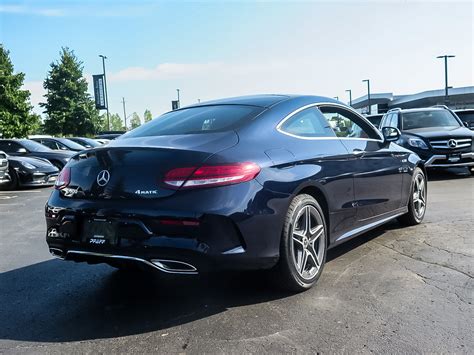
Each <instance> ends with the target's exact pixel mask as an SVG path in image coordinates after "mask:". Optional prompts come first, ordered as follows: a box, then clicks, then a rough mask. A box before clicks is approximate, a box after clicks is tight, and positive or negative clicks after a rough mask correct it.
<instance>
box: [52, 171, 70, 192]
mask: <svg viewBox="0 0 474 355" xmlns="http://www.w3.org/2000/svg"><path fill="white" fill-rule="evenodd" d="M70 182H71V168H63V170H61V172H60V173H59V176H58V178H57V179H56V182H55V183H54V188H55V189H56V190H61V189H63V188H65V187H66V186H67V185H69V183H70Z"/></svg>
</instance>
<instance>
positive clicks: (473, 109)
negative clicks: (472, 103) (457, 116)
mask: <svg viewBox="0 0 474 355" xmlns="http://www.w3.org/2000/svg"><path fill="white" fill-rule="evenodd" d="M454 112H456V113H459V112H474V108H464V109H462V110H454Z"/></svg>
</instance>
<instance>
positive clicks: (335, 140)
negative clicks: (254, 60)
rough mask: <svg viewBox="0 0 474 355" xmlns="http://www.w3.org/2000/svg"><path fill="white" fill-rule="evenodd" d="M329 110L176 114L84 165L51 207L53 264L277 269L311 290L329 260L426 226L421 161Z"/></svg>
mask: <svg viewBox="0 0 474 355" xmlns="http://www.w3.org/2000/svg"><path fill="white" fill-rule="evenodd" d="M399 136H400V132H399V131H398V129H397V128H392V127H383V128H381V130H380V131H379V130H377V129H376V128H375V127H374V126H373V125H372V124H371V123H370V122H369V121H368V120H367V119H366V118H364V117H363V116H362V115H360V114H359V113H357V112H356V111H354V110H353V109H351V108H349V107H347V106H345V105H343V104H341V103H340V102H338V101H335V100H333V99H329V98H325V97H318V96H288V95H260V96H249V97H237V98H231V99H223V100H217V101H211V102H206V103H200V104H198V105H194V106H189V107H185V108H182V109H178V110H175V111H172V112H169V113H166V114H164V115H162V116H160V117H158V118H156V119H154V120H152V121H151V122H149V123H147V124H144V125H143V126H141V127H139V128H136V129H134V130H132V131H130V132H128V133H126V134H124V135H122V136H121V137H119V138H118V139H117V140H114V141H111V142H110V143H109V144H108V145H107V146H102V147H97V148H94V149H90V150H87V151H83V152H80V153H77V154H76V155H74V156H73V157H72V158H71V159H70V160H69V161H68V163H67V165H66V166H65V167H64V169H63V170H62V171H61V174H60V176H59V177H58V179H57V182H56V186H55V190H54V191H53V192H52V194H51V196H50V198H49V201H48V202H47V205H46V221H47V233H46V234H47V236H46V240H47V243H48V246H49V249H50V251H51V253H52V254H53V255H54V256H56V257H59V258H62V259H65V260H73V261H86V262H89V263H99V262H105V263H108V264H110V265H112V266H114V267H117V268H120V269H122V268H123V269H128V268H153V269H155V270H159V271H161V272H164V273H174V274H197V273H200V272H208V271H214V270H229V269H233V270H244V269H246V270H249V269H253V270H255V269H267V270H269V271H270V272H271V273H273V274H275V275H276V276H277V277H275V280H278V282H279V283H280V284H281V285H282V286H283V287H285V288H288V289H292V290H296V291H301V290H305V289H308V288H310V287H311V286H312V285H314V284H315V283H316V282H317V280H318V278H319V276H320V275H321V272H322V270H323V267H324V264H325V260H326V251H327V250H328V249H329V248H332V247H334V246H336V245H338V244H341V243H343V242H344V241H347V240H349V239H351V238H353V237H356V236H358V235H360V234H362V233H364V232H366V231H368V230H370V229H372V228H375V227H377V226H379V225H381V224H383V223H385V222H388V221H390V220H393V219H395V218H398V219H399V221H400V222H402V223H403V224H408V225H414V224H418V223H420V222H421V221H422V219H423V217H424V214H425V211H426V201H427V200H426V198H427V179H426V173H425V169H424V166H423V161H422V160H421V159H420V158H419V157H418V156H417V155H416V154H415V153H413V152H411V151H409V150H407V149H405V148H402V147H400V146H398V145H396V144H395V143H393V142H394V141H396V140H397V139H398V138H399Z"/></svg>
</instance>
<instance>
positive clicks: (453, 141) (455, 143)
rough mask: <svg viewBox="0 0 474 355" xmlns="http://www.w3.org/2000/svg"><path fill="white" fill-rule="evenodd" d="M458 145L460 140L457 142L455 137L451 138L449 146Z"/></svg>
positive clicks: (454, 146)
mask: <svg viewBox="0 0 474 355" xmlns="http://www.w3.org/2000/svg"><path fill="white" fill-rule="evenodd" d="M457 145H458V142H456V141H455V140H454V139H450V140H449V141H448V146H449V147H450V148H456V146H457Z"/></svg>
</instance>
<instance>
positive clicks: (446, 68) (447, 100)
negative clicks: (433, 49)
mask: <svg viewBox="0 0 474 355" xmlns="http://www.w3.org/2000/svg"><path fill="white" fill-rule="evenodd" d="M454 57H455V56H454V55H452V54H445V55H439V56H437V57H436V58H437V59H441V58H444V103H445V104H446V105H447V104H448V103H449V96H448V95H449V93H448V89H449V86H448V58H454Z"/></svg>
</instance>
